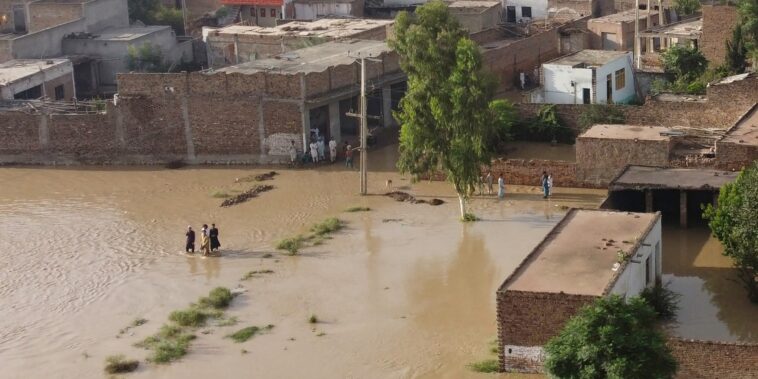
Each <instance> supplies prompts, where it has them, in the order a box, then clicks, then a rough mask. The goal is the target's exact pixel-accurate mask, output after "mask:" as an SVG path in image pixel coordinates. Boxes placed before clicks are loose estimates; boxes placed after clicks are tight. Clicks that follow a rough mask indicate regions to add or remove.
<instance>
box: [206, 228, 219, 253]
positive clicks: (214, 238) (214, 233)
mask: <svg viewBox="0 0 758 379" xmlns="http://www.w3.org/2000/svg"><path fill="white" fill-rule="evenodd" d="M208 235H209V236H210V237H211V251H216V250H218V248H220V247H221V242H219V241H218V228H216V224H211V230H210V231H209V232H208Z"/></svg>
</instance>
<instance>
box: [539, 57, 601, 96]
mask: <svg viewBox="0 0 758 379" xmlns="http://www.w3.org/2000/svg"><path fill="white" fill-rule="evenodd" d="M542 69H543V72H544V76H545V77H544V79H543V80H544V85H543V87H544V91H545V92H544V99H545V102H546V103H552V104H582V89H583V88H589V89H590V95H591V96H592V97H593V98H594V97H595V96H594V94H592V69H589V68H572V67H571V66H564V65H557V64H547V63H546V64H543V65H542ZM572 81H573V82H574V83H575V84H574V86H572V85H571V82H572Z"/></svg>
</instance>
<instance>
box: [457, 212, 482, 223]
mask: <svg viewBox="0 0 758 379" xmlns="http://www.w3.org/2000/svg"><path fill="white" fill-rule="evenodd" d="M461 221H463V222H474V221H479V217H476V215H475V214H473V213H466V214H464V215H463V218H462V219H461Z"/></svg>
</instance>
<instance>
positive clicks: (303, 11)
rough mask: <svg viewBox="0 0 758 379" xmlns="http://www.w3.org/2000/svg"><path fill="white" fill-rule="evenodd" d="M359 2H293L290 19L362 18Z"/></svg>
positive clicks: (320, 0)
mask: <svg viewBox="0 0 758 379" xmlns="http://www.w3.org/2000/svg"><path fill="white" fill-rule="evenodd" d="M363 4H364V2H363V1H361V0H293V1H292V8H293V12H294V13H293V14H292V18H293V19H295V20H316V19H319V18H329V17H332V18H333V17H346V18H361V17H363Z"/></svg>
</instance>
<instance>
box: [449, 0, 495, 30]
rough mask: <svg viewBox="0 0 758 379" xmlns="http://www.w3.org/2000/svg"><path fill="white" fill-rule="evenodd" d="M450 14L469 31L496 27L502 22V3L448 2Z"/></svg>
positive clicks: (467, 0) (466, 0)
mask: <svg viewBox="0 0 758 379" xmlns="http://www.w3.org/2000/svg"><path fill="white" fill-rule="evenodd" d="M448 9H449V10H450V14H452V15H453V17H455V18H456V19H457V20H458V22H460V23H461V27H463V28H464V29H466V30H467V31H468V32H469V33H477V32H480V31H482V30H486V29H492V28H496V27H497V25H498V24H499V23H500V16H501V13H502V10H503V8H502V5H501V3H500V2H499V1H469V0H465V1H453V2H451V3H449V4H448Z"/></svg>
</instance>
